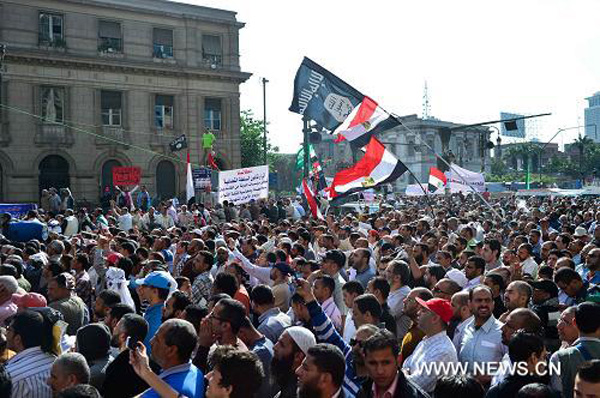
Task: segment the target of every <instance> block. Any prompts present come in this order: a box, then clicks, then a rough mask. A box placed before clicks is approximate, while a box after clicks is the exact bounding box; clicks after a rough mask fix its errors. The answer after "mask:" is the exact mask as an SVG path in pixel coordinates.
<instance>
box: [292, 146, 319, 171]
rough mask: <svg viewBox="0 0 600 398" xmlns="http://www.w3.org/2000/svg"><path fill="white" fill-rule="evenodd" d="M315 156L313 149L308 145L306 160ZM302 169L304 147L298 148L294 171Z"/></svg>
mask: <svg viewBox="0 0 600 398" xmlns="http://www.w3.org/2000/svg"><path fill="white" fill-rule="evenodd" d="M316 156H317V153H316V152H315V148H313V146H312V145H311V144H308V160H309V162H310V159H312V158H314V157H316ZM303 168H304V145H302V146H301V147H300V150H299V151H298V154H297V155H296V169H297V170H302V169H303Z"/></svg>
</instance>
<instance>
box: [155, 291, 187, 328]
mask: <svg viewBox="0 0 600 398" xmlns="http://www.w3.org/2000/svg"><path fill="white" fill-rule="evenodd" d="M190 304H192V302H191V301H190V299H189V298H188V296H186V294H185V293H184V292H182V291H179V290H176V291H174V292H173V293H172V294H171V295H170V296H169V298H168V299H167V301H166V302H165V305H164V307H163V308H162V321H163V322H165V321H168V320H169V319H172V318H179V319H184V317H183V315H184V311H185V308H186V307H187V306H188V305H190Z"/></svg>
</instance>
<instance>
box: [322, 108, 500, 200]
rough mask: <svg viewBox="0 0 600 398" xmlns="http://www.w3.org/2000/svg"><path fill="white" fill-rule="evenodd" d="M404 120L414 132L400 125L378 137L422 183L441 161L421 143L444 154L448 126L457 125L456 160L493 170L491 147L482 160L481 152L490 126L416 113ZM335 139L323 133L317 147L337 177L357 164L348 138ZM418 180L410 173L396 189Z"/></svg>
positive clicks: (452, 141)
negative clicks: (444, 130)
mask: <svg viewBox="0 0 600 398" xmlns="http://www.w3.org/2000/svg"><path fill="white" fill-rule="evenodd" d="M401 119H402V123H403V124H404V125H405V126H406V127H408V129H410V131H409V130H408V129H406V128H405V127H402V126H400V127H397V128H395V129H392V130H389V131H386V132H383V133H382V134H380V135H379V136H378V137H377V138H378V139H379V141H381V142H382V143H383V144H384V145H385V146H386V148H387V149H388V150H390V151H391V152H393V153H394V155H395V156H396V157H397V158H398V159H400V160H401V161H402V162H403V163H404V164H405V165H406V166H407V167H408V169H409V170H410V171H412V173H413V174H414V175H415V177H416V178H417V179H418V180H419V181H420V182H421V183H424V184H426V183H427V180H428V178H429V169H430V168H431V167H437V160H436V157H435V155H434V154H433V153H432V152H431V150H429V149H428V148H427V147H426V146H425V145H421V144H420V143H421V142H422V141H424V142H426V143H427V144H428V145H429V146H431V147H432V148H433V149H434V150H435V151H436V152H437V153H438V154H442V153H443V152H444V149H446V148H442V141H441V138H440V134H439V132H440V130H441V129H442V128H444V127H447V128H452V129H455V128H456V130H453V131H452V133H451V135H450V141H449V145H448V148H447V149H449V150H451V151H452V153H453V154H454V155H455V160H454V163H456V164H457V165H459V166H460V167H463V168H466V169H468V170H472V171H477V172H480V171H481V170H482V167H483V166H485V171H487V172H489V171H490V168H491V163H490V159H491V158H490V151H489V149H486V150H485V159H482V157H481V155H480V145H481V140H482V139H484V140H485V139H486V137H487V139H489V134H490V133H489V130H488V128H487V127H472V128H464V129H461V128H460V125H459V124H456V123H452V122H446V121H441V120H437V119H420V118H418V117H417V116H416V115H410V116H404V117H401ZM417 136H418V137H417ZM334 138H335V137H333V136H331V135H329V134H323V141H322V142H321V143H320V144H318V145H317V146H316V148H315V150H316V151H317V153H318V154H319V155H320V156H321V159H327V158H331V161H330V162H328V163H327V167H325V168H324V169H325V172H326V175H327V176H333V175H334V174H335V172H336V171H337V170H339V169H340V168H342V167H348V166H349V165H351V164H353V159H352V151H351V150H350V145H349V144H348V143H347V142H346V141H342V142H340V143H338V144H335V143H334V142H333V139H334ZM340 166H342V167H340ZM414 183H416V181H414V178H413V177H412V176H411V175H410V173H408V172H407V173H404V175H402V177H400V178H399V179H398V180H396V182H395V184H394V187H393V188H394V190H395V191H396V192H404V190H405V188H406V186H407V185H408V184H414Z"/></svg>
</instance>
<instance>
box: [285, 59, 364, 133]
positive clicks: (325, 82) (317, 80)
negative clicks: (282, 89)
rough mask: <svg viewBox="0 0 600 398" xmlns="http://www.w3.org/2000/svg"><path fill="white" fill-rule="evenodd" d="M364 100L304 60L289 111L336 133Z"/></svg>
mask: <svg viewBox="0 0 600 398" xmlns="http://www.w3.org/2000/svg"><path fill="white" fill-rule="evenodd" d="M363 98H364V95H363V94H361V93H360V92H359V91H358V90H356V89H355V88H354V87H352V86H350V85H349V84H348V83H346V82H345V81H343V80H342V79H340V78H339V77H337V76H336V75H334V74H333V73H331V72H329V71H328V70H327V69H325V68H323V67H322V66H321V65H319V64H317V63H316V62H313V61H312V60H310V59H308V58H306V57H304V60H303V61H302V64H301V65H300V68H298V72H296V78H295V79H294V98H293V100H292V105H291V106H290V111H292V112H295V113H299V114H301V115H303V116H305V117H306V118H308V119H310V120H314V121H315V122H317V123H318V124H320V125H321V126H323V127H324V128H326V129H327V130H329V131H333V130H335V129H336V128H337V127H338V126H339V125H340V124H342V123H343V122H344V120H346V118H347V117H348V116H349V115H350V114H351V113H352V110H353V109H354V108H355V107H356V106H357V105H359V104H360V103H361V102H362V100H363Z"/></svg>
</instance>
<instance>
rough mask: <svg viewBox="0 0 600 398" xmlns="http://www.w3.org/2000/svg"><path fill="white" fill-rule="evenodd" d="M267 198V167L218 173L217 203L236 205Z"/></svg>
mask: <svg viewBox="0 0 600 398" xmlns="http://www.w3.org/2000/svg"><path fill="white" fill-rule="evenodd" d="M267 197H269V166H257V167H247V168H245V169H235V170H226V171H220V172H219V203H223V201H225V200H226V201H228V202H233V203H234V204H236V205H240V204H243V203H248V202H250V200H252V199H255V200H256V199H262V198H267Z"/></svg>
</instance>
